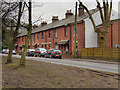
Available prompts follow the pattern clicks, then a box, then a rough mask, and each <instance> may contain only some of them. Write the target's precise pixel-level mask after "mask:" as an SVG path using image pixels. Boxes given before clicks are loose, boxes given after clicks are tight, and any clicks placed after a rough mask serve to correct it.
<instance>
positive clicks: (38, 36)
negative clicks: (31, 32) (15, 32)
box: [37, 33, 39, 41]
mask: <svg viewBox="0 0 120 90" xmlns="http://www.w3.org/2000/svg"><path fill="white" fill-rule="evenodd" d="M37 40H38V41H39V33H37Z"/></svg>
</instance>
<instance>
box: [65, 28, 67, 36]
mask: <svg viewBox="0 0 120 90" xmlns="http://www.w3.org/2000/svg"><path fill="white" fill-rule="evenodd" d="M65 37H67V27H65Z"/></svg>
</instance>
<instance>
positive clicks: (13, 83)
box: [2, 56, 118, 88]
mask: <svg viewBox="0 0 120 90" xmlns="http://www.w3.org/2000/svg"><path fill="white" fill-rule="evenodd" d="M2 61H3V62H2V70H3V75H2V85H3V88H118V75H116V74H110V73H109V74H108V73H105V72H104V73H103V72H98V71H94V70H87V69H82V68H75V67H70V66H62V65H56V64H51V63H44V62H39V61H32V60H26V67H25V68H18V65H19V59H17V58H13V63H12V64H5V62H6V57H4V56H3V59H2Z"/></svg>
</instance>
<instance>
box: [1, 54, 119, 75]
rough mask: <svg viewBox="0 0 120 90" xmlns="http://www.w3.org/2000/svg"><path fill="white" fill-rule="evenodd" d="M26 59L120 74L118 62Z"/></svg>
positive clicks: (18, 56)
mask: <svg viewBox="0 0 120 90" xmlns="http://www.w3.org/2000/svg"><path fill="white" fill-rule="evenodd" d="M0 55H2V56H7V55H6V54H0ZM13 57H16V58H21V56H20V55H13ZM26 59H27V60H35V61H40V62H46V63H53V64H59V65H65V66H73V67H79V68H85V69H91V70H97V71H104V72H110V73H115V74H120V72H118V63H117V62H111V63H110V62H108V63H107V62H106V61H101V62H94V61H88V60H84V59H79V60H77V59H76V60H75V61H74V60H71V59H65V58H64V59H53V58H52V59H51V58H44V57H27V56H26Z"/></svg>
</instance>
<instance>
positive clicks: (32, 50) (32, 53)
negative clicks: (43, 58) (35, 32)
mask: <svg viewBox="0 0 120 90" xmlns="http://www.w3.org/2000/svg"><path fill="white" fill-rule="evenodd" d="M34 54H35V49H27V54H26V55H27V56H34Z"/></svg>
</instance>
